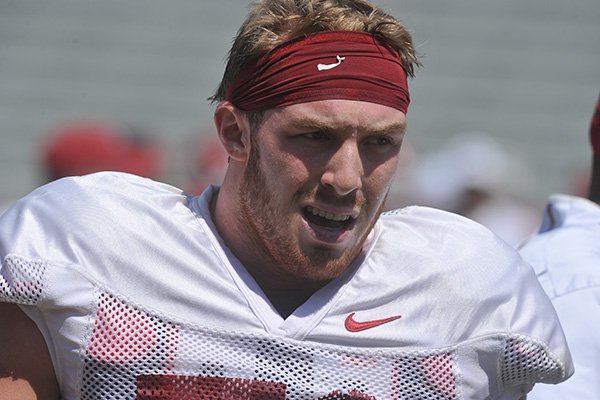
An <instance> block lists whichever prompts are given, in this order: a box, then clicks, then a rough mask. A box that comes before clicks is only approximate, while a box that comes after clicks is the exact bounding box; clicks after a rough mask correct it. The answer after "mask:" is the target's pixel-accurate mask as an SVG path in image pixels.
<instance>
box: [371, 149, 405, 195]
mask: <svg viewBox="0 0 600 400" xmlns="http://www.w3.org/2000/svg"><path fill="white" fill-rule="evenodd" d="M397 169H398V157H393V158H390V159H388V160H386V161H385V162H382V163H379V164H377V165H376V166H375V167H374V168H373V169H372V170H370V171H369V172H368V174H367V176H366V178H365V179H366V180H367V181H368V184H367V186H368V187H369V188H370V190H371V191H374V192H386V191H387V189H389V187H390V185H391V184H392V182H393V180H394V175H395V174H396V171H397Z"/></svg>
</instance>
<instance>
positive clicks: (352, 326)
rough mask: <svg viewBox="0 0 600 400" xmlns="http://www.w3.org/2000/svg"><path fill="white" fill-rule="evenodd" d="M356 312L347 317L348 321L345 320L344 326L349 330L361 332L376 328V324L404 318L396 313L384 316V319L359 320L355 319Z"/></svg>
mask: <svg viewBox="0 0 600 400" xmlns="http://www.w3.org/2000/svg"><path fill="white" fill-rule="evenodd" d="M354 314H356V313H351V314H350V315H348V316H347V317H346V321H345V322H344V326H345V327H346V329H347V330H348V331H349V332H360V331H364V330H366V329H371V328H375V327H376V326H379V325H383V324H387V323H388V322H392V321H395V320H397V319H400V318H402V316H401V315H394V316H392V317H388V318H383V319H374V320H371V321H362V322H361V321H357V320H355V319H354Z"/></svg>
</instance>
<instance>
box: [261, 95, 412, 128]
mask: <svg viewBox="0 0 600 400" xmlns="http://www.w3.org/2000/svg"><path fill="white" fill-rule="evenodd" d="M263 123H264V126H268V125H273V124H276V125H277V126H280V127H282V128H298V129H302V128H315V129H328V130H360V131H373V132H378V131H396V132H398V133H404V131H405V130H406V115H405V114H404V113H403V112H402V111H400V110H396V109H394V108H391V107H388V106H384V105H381V104H375V103H369V102H365V101H356V100H337V99H336V100H321V101H314V102H309V103H300V104H294V105H291V106H287V107H281V108H276V109H272V110H268V111H266V112H265V115H264V119H263Z"/></svg>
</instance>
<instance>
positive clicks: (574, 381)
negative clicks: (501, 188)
mask: <svg viewBox="0 0 600 400" xmlns="http://www.w3.org/2000/svg"><path fill="white" fill-rule="evenodd" d="M521 254H522V256H523V258H524V259H525V260H526V261H529V262H530V263H531V264H532V265H533V268H534V270H535V271H536V274H537V275H538V278H539V280H540V282H541V284H542V286H543V288H544V289H545V290H546V293H547V294H548V296H550V298H551V299H552V303H553V304H554V307H555V309H556V312H557V314H558V316H559V318H560V321H561V325H562V327H563V329H564V332H565V335H566V337H567V341H568V343H569V348H570V350H571V354H572V356H573V362H574V365H575V374H574V375H573V377H572V378H570V379H569V380H568V381H567V382H565V383H564V384H561V385H558V386H556V387H551V386H548V385H539V387H537V386H536V388H535V389H534V390H533V391H532V393H531V396H530V397H531V399H540V400H541V399H543V400H558V399H599V398H600V380H599V379H598V371H599V369H600V338H599V337H598V333H597V332H598V330H599V329H600V206H598V204H596V203H593V202H591V201H589V200H588V199H584V198H581V197H575V196H569V195H564V194H554V195H552V196H550V198H549V199H548V205H547V207H546V213H545V214H544V219H543V221H542V224H541V226H540V229H539V231H538V232H537V234H536V235H534V236H533V237H532V238H531V239H530V240H528V241H527V242H526V243H525V245H524V246H523V247H522V248H521Z"/></svg>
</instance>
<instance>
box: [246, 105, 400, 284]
mask: <svg viewBox="0 0 600 400" xmlns="http://www.w3.org/2000/svg"><path fill="white" fill-rule="evenodd" d="M405 121H406V119H405V115H404V113H402V112H400V111H398V110H395V109H393V108H390V107H386V106H382V105H378V104H373V103H367V102H360V101H351V100H324V101H317V102H311V103H304V104H295V105H292V106H288V107H283V108H277V109H274V110H270V111H267V112H266V113H265V115H264V118H263V121H262V124H261V125H260V127H259V128H258V130H257V131H256V132H253V133H252V135H251V145H250V146H251V147H250V157H249V161H248V165H247V168H246V170H245V174H244V179H243V183H242V185H241V188H240V197H241V208H242V218H243V219H244V224H245V226H246V227H247V228H248V234H249V235H250V236H251V237H253V238H254V241H255V245H256V246H258V248H261V252H264V253H266V255H267V256H268V257H269V258H270V259H271V260H272V261H273V262H274V264H275V265H276V266H277V268H279V272H281V273H282V275H285V276H288V277H290V278H291V279H290V282H294V281H297V280H298V279H300V280H303V281H314V282H319V281H321V282H322V281H326V280H329V279H332V278H334V277H336V276H338V275H339V274H340V273H341V272H343V271H344V270H345V269H346V268H347V267H348V265H349V264H350V263H351V262H352V261H353V260H354V258H356V256H357V255H358V254H359V253H360V251H361V248H362V245H363V242H364V241H365V239H366V237H367V235H368V233H369V232H370V231H371V229H372V227H373V225H374V223H375V221H376V219H377V217H378V216H379V214H380V213H381V210H382V208H383V206H384V201H385V198H386V195H387V192H388V190H389V187H390V184H391V181H392V177H393V175H394V173H395V170H396V166H397V161H398V153H399V151H400V147H401V144H402V139H403V137H404V131H405V125H406V122H405Z"/></svg>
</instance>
